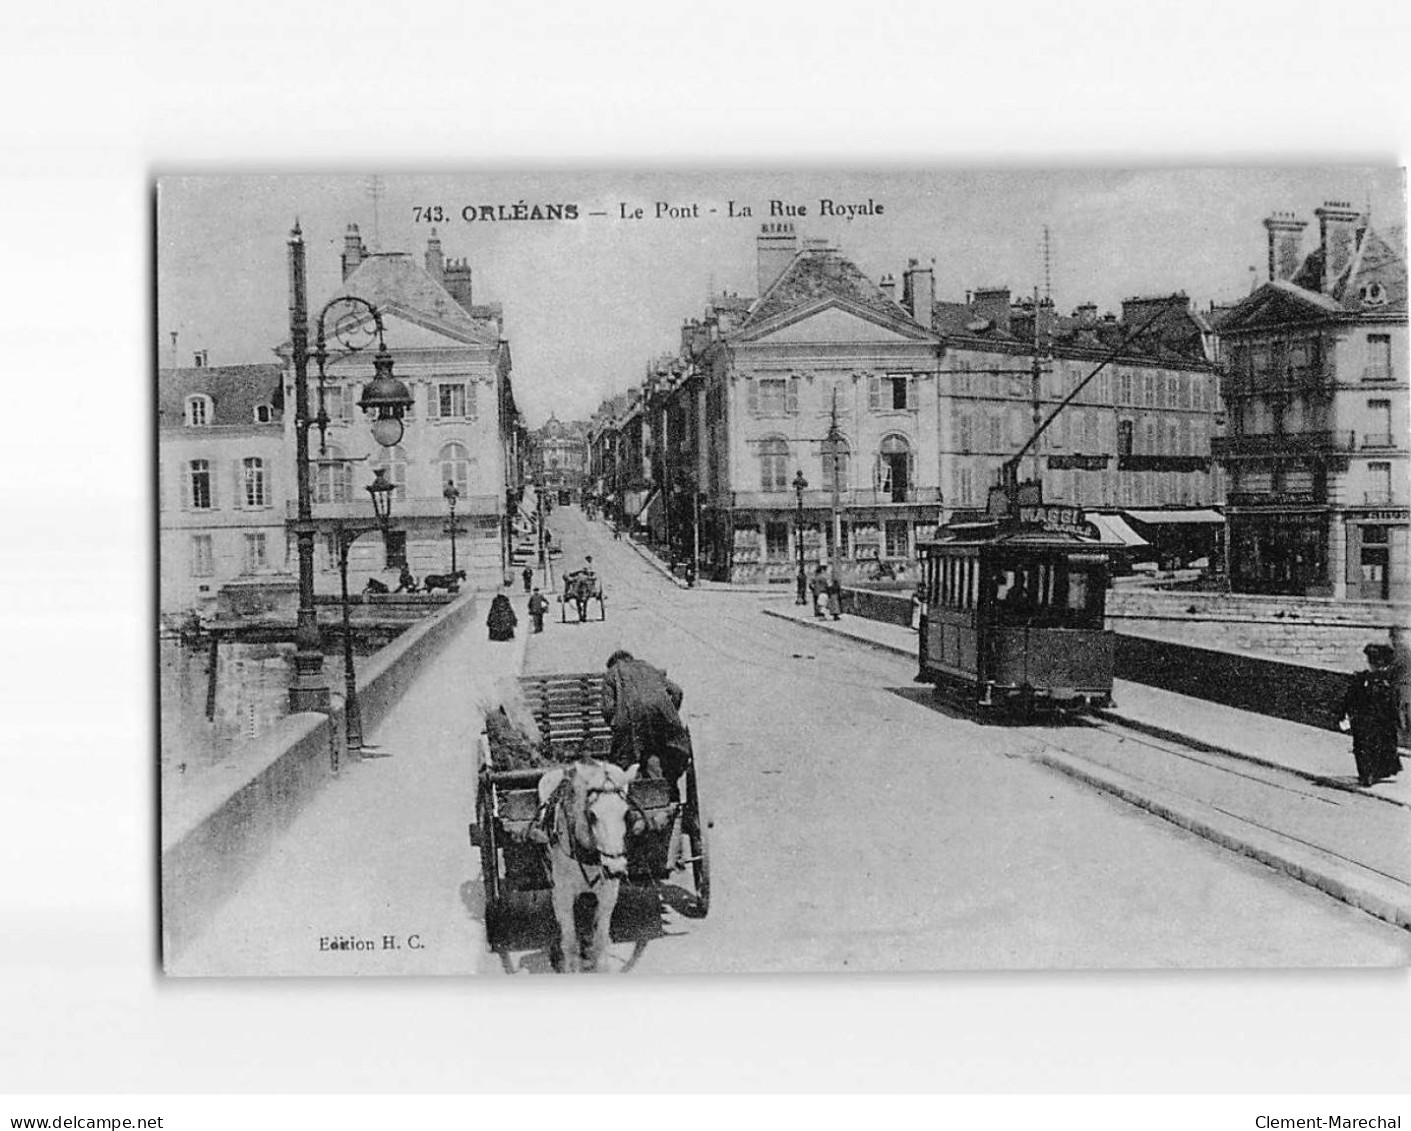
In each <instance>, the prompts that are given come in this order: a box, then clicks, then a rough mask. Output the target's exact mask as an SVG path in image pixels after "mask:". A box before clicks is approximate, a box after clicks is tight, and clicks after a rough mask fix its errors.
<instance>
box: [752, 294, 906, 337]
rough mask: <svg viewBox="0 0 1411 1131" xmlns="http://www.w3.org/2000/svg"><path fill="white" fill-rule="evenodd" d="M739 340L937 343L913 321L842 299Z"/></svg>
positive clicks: (782, 319)
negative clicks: (890, 315)
mask: <svg viewBox="0 0 1411 1131" xmlns="http://www.w3.org/2000/svg"><path fill="white" fill-rule="evenodd" d="M737 340H738V341H742V342H752V343H755V342H769V343H770V344H776V343H786V342H800V343H803V342H809V343H818V342H824V343H828V342H898V343H912V342H927V341H932V340H934V338H933V336H932V335H929V334H927V333H926V331H925V330H923V329H922V328H921V327H920V326H917V325H916V324H915V323H913V322H911V321H910V320H909V319H906V320H904V319H901V318H891V317H888V316H887V315H886V314H885V313H879V312H878V311H875V310H873V309H871V308H869V307H864V306H861V305H860V304H853V303H849V302H848V301H847V300H845V299H841V298H836V297H833V298H827V299H824V300H822V301H821V302H819V303H817V304H815V305H813V306H810V307H806V308H803V309H797V308H796V309H794V310H791V311H789V312H788V313H787V314H784V315H781V316H780V317H778V318H775V319H771V320H770V321H768V322H765V323H762V324H760V325H756V326H751V327H749V328H748V329H746V330H745V331H744V332H743V333H741V334H740V335H739V336H738V338H737Z"/></svg>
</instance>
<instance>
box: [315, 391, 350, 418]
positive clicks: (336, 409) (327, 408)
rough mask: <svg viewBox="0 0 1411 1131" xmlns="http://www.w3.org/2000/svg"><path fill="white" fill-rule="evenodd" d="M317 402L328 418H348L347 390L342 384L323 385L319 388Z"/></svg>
mask: <svg viewBox="0 0 1411 1131" xmlns="http://www.w3.org/2000/svg"><path fill="white" fill-rule="evenodd" d="M319 403H320V404H321V405H322V407H323V414H324V415H325V416H326V417H328V419H329V420H339V421H342V420H347V419H348V397H347V391H346V390H345V389H344V388H343V386H342V385H324V386H323V387H322V388H321V389H320V390H319Z"/></svg>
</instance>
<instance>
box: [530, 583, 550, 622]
mask: <svg viewBox="0 0 1411 1131" xmlns="http://www.w3.org/2000/svg"><path fill="white" fill-rule="evenodd" d="M548 611H549V599H548V598H547V597H545V596H544V594H542V593H540V592H539V587H538V586H537V585H536V586H535V587H534V595H533V596H532V597H530V598H529V619H530V621H532V622H533V624H534V631H535V632H543V631H544V614H545V613H547V612H548Z"/></svg>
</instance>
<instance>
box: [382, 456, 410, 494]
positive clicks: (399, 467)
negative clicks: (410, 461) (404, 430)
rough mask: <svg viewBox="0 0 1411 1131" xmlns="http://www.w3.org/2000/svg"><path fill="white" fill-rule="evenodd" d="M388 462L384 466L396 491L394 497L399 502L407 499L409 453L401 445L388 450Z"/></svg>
mask: <svg viewBox="0 0 1411 1131" xmlns="http://www.w3.org/2000/svg"><path fill="white" fill-rule="evenodd" d="M386 460H387V462H386V463H384V464H383V465H382V466H383V468H384V469H385V470H386V471H387V478H388V479H389V480H391V482H392V485H393V487H394V488H395V490H394V491H393V492H392V497H393V498H394V499H397V500H398V501H400V500H402V499H405V498H406V497H407V452H406V449H405V448H403V447H402V446H401V445H400V444H398V445H397V446H396V447H395V448H389V449H387V450H386Z"/></svg>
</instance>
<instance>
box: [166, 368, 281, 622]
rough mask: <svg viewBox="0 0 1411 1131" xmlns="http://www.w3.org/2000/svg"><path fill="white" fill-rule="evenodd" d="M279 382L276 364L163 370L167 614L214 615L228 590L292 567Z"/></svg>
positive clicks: (279, 372)
mask: <svg viewBox="0 0 1411 1131" xmlns="http://www.w3.org/2000/svg"><path fill="white" fill-rule="evenodd" d="M197 360H198V362H199V361H203V356H202V355H198V356H197ZM280 379H281V371H280V367H279V366H277V365H232V366H207V365H205V364H198V365H196V366H194V367H192V368H182V369H163V370H161V371H160V372H159V373H158V374H157V525H158V531H159V553H160V579H161V592H160V595H159V599H160V607H161V612H163V613H180V612H188V611H195V612H196V613H198V614H200V615H202V616H203V617H209V616H211V615H213V613H214V611H215V605H216V597H217V595H218V593H219V592H220V589H221V587H222V586H224V585H226V584H228V583H229V582H232V581H235V580H236V579H249V578H258V577H261V576H265V575H270V574H276V573H283V572H285V571H286V570H287V563H286V544H285V536H284V513H285V503H286V500H288V499H289V498H291V497H292V496H293V494H294V482H293V476H294V464H293V460H292V459H291V458H290V457H289V455H288V453H287V452H286V449H285V444H284V428H283V422H282V421H283V389H282V387H281V380H280Z"/></svg>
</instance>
